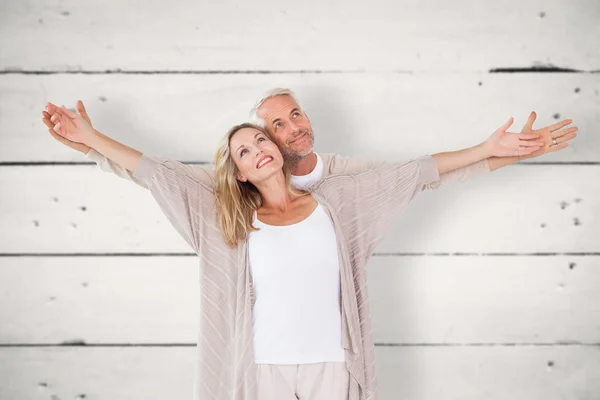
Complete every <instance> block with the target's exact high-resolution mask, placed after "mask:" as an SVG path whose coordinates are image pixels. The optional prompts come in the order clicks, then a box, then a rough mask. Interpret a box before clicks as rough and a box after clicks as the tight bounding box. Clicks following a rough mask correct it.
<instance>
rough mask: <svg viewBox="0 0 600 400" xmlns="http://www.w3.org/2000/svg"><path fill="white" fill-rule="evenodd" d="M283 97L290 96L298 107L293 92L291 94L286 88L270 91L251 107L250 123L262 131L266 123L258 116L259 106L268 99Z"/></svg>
mask: <svg viewBox="0 0 600 400" xmlns="http://www.w3.org/2000/svg"><path fill="white" fill-rule="evenodd" d="M284 95H285V96H290V97H291V98H292V99H293V100H294V101H295V102H296V104H298V105H300V102H299V101H298V99H297V98H296V95H295V94H294V92H292V90H291V89H287V88H275V89H271V90H269V91H268V92H266V93H265V94H264V95H263V97H261V98H260V100H258V101H257V102H256V104H254V107H252V109H251V110H250V122H251V123H253V124H256V125H258V126H260V127H261V128H263V129H264V128H265V127H266V123H265V121H264V120H263V119H262V118H261V117H260V116H259V115H258V109H259V108H260V106H262V104H263V103H264V102H265V101H267V99H270V98H271V97H275V96H284ZM300 108H302V106H300Z"/></svg>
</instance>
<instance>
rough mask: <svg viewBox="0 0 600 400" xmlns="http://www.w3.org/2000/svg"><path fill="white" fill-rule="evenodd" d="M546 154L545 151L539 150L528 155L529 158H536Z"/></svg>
mask: <svg viewBox="0 0 600 400" xmlns="http://www.w3.org/2000/svg"><path fill="white" fill-rule="evenodd" d="M545 152H546V150H545V149H539V150H536V151H534V152H533V153H531V154H530V156H531V157H537V156H541V155H542V154H544V153H545Z"/></svg>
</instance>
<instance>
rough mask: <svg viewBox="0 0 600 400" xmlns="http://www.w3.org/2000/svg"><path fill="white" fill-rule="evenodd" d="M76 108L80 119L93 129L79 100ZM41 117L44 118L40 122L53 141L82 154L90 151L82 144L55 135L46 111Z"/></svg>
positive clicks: (52, 124)
mask: <svg viewBox="0 0 600 400" xmlns="http://www.w3.org/2000/svg"><path fill="white" fill-rule="evenodd" d="M76 107H77V112H78V113H79V115H81V117H82V118H83V119H84V120H85V121H86V122H87V123H88V124H90V126H92V127H93V125H92V121H91V120H90V116H89V115H88V113H87V111H86V110H85V107H84V106H83V102H82V101H81V100H77V105H76ZM42 115H43V116H44V118H42V122H43V123H44V125H46V126H47V127H48V132H49V133H50V135H52V137H53V138H54V139H56V140H58V141H59V142H61V143H62V144H64V145H66V146H69V147H70V148H72V149H75V150H77V151H80V152H82V153H83V154H87V153H88V151H90V147H89V146H86V145H85V144H83V143H77V142H73V141H71V140H69V139H67V138H64V137H62V136H60V135H59V134H58V133H56V132H55V131H54V123H53V122H52V121H50V114H48V112H46V111H42Z"/></svg>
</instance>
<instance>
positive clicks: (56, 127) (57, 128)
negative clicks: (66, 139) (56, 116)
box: [53, 122, 62, 136]
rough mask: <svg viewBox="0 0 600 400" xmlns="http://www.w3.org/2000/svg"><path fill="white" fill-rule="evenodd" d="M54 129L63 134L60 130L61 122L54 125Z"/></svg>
mask: <svg viewBox="0 0 600 400" xmlns="http://www.w3.org/2000/svg"><path fill="white" fill-rule="evenodd" d="M53 129H54V132H56V133H58V134H59V135H61V136H62V132H61V131H60V129H61V128H60V122H59V123H58V124H56V125H54V128H53Z"/></svg>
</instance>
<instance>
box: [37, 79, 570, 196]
mask: <svg viewBox="0 0 600 400" xmlns="http://www.w3.org/2000/svg"><path fill="white" fill-rule="evenodd" d="M77 111H78V112H79V114H80V115H81V116H82V117H83V118H84V119H85V120H86V121H87V122H89V123H90V125H92V123H91V120H90V117H89V115H88V114H87V111H86V109H85V107H84V105H83V102H81V101H80V100H79V101H77ZM49 118H50V115H49V114H48V113H46V112H44V118H43V122H44V124H45V125H46V126H47V127H48V128H49V132H50V134H51V135H52V136H53V137H54V138H55V139H57V140H58V141H60V142H61V143H63V144H65V145H67V146H69V147H71V148H73V149H75V150H78V151H80V152H82V153H84V154H85V155H86V156H87V157H88V158H90V159H92V160H93V161H94V162H96V163H97V164H98V166H99V167H100V168H101V169H102V170H103V171H106V172H112V173H114V174H116V175H118V176H120V177H122V178H124V179H128V180H131V181H133V182H135V183H136V184H138V185H139V186H142V187H146V185H145V183H144V182H142V181H141V180H139V179H137V178H135V177H134V175H133V172H132V171H129V170H127V169H125V168H122V167H121V166H119V165H118V164H116V163H114V162H113V161H111V160H110V159H109V158H107V157H105V156H103V155H102V154H100V153H98V152H97V151H95V150H94V149H91V148H89V147H88V146H86V145H84V144H82V143H74V142H71V141H69V140H67V139H65V138H63V137H61V136H59V135H58V134H57V133H56V132H54V130H53V128H54V123H52V122H51V121H50V119H49ZM535 119H536V114H535V112H531V114H530V115H529V119H528V120H527V122H526V123H525V125H524V126H523V129H522V130H521V133H520V134H519V135H514V134H511V133H507V132H505V131H504V129H507V128H508V126H510V124H508V123H507V124H505V125H504V126H503V127H501V128H500V129H498V130H497V131H496V132H495V134H504V135H513V136H518V138H519V139H521V143H524V141H526V140H537V141H542V142H543V143H544V146H543V147H542V148H540V149H539V150H537V151H535V152H531V151H530V150H528V149H529V148H528V147H523V148H515V153H514V156H512V157H490V158H488V159H485V160H480V161H477V162H474V163H462V165H457V168H456V169H455V170H453V171H449V172H446V173H443V174H441V175H440V180H439V181H437V182H434V183H432V184H431V186H432V188H438V187H441V186H444V185H446V184H449V183H454V182H460V181H463V180H466V179H469V178H470V177H473V176H475V175H479V174H481V173H485V172H491V171H494V170H496V169H498V168H501V167H504V166H507V165H510V164H513V163H515V162H518V161H520V160H524V159H528V158H533V157H538V156H540V155H543V154H546V153H550V152H553V151H557V150H561V149H564V148H565V147H566V146H567V142H568V141H569V140H571V139H573V138H574V137H575V136H576V134H575V132H576V131H577V127H570V128H566V129H562V130H560V131H559V130H558V129H560V128H562V127H564V126H565V125H568V124H570V123H571V120H563V121H561V122H558V123H556V124H553V125H549V126H546V127H544V128H541V129H538V130H533V128H532V127H533V123H534V121H535ZM511 120H512V119H511ZM250 121H251V122H253V123H255V124H257V125H259V126H262V127H263V128H265V129H266V130H267V132H268V133H269V134H270V135H271V137H272V138H273V140H274V141H275V143H276V144H277V146H278V147H279V149H280V150H281V153H282V155H283V157H284V159H285V160H286V163H287V164H288V166H289V167H290V171H291V173H292V183H293V184H294V186H296V187H298V188H301V189H302V188H307V187H308V186H310V185H311V184H312V183H314V182H316V181H318V180H320V179H322V178H324V177H325V176H328V175H330V174H335V173H343V172H359V171H362V170H365V169H369V168H372V167H373V166H375V165H377V164H379V162H377V161H366V160H359V159H356V158H347V157H342V156H339V155H330V154H319V153H315V152H314V150H313V145H314V133H313V130H312V126H311V123H310V119H309V118H308V115H306V113H305V112H304V111H303V110H302V108H301V107H300V105H299V102H298V101H297V99H296V97H295V95H294V93H293V92H292V91H291V90H290V89H282V88H276V89H273V90H270V91H268V92H267V93H266V94H265V95H264V96H263V97H262V98H261V99H260V100H259V101H257V103H256V104H255V105H254V107H253V108H252V109H251V110H250ZM509 122H510V120H509ZM503 128H504V129H503ZM534 135H539V138H536V139H534ZM197 168H205V167H202V166H197Z"/></svg>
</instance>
